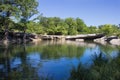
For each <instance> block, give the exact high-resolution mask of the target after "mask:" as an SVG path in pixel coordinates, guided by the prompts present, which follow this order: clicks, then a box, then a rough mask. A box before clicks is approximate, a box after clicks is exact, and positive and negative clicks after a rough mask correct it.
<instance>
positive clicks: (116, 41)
mask: <svg viewBox="0 0 120 80" xmlns="http://www.w3.org/2000/svg"><path fill="white" fill-rule="evenodd" d="M110 44H112V45H120V39H112V40H111V41H110Z"/></svg>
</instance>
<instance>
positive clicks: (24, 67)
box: [0, 45, 38, 80]
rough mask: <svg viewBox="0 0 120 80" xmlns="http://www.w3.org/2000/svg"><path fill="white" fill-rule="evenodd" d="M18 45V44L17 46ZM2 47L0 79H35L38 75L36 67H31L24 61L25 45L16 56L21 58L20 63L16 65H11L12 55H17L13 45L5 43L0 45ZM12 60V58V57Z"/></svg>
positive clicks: (0, 53)
mask: <svg viewBox="0 0 120 80" xmlns="http://www.w3.org/2000/svg"><path fill="white" fill-rule="evenodd" d="M19 47H20V46H19ZM1 48H2V49H3V50H2V51H1V52H0V56H1V57H0V66H1V69H0V80H37V79H38V75H37V72H36V69H35V68H33V67H31V66H30V65H29V64H27V62H26V49H25V45H24V46H23V49H21V50H20V52H19V55H18V57H19V58H20V60H21V64H19V66H17V67H14V68H13V67H12V65H11V64H12V62H14V61H11V60H12V57H13V56H14V55H17V53H15V52H16V50H15V48H17V47H14V46H9V45H5V46H4V47H2V46H1ZM13 60H14V59H13Z"/></svg>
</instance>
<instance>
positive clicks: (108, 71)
mask: <svg viewBox="0 0 120 80" xmlns="http://www.w3.org/2000/svg"><path fill="white" fill-rule="evenodd" d="M69 80H120V53H118V56H117V57H116V58H113V59H108V57H107V56H105V55H104V54H103V53H100V54H99V55H96V54H95V55H94V58H93V64H92V65H91V67H89V68H86V67H85V66H83V65H82V64H79V66H78V67H77V69H75V68H73V69H72V71H71V76H70V78H69Z"/></svg>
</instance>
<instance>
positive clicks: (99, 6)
mask: <svg viewBox="0 0 120 80" xmlns="http://www.w3.org/2000/svg"><path fill="white" fill-rule="evenodd" d="M38 1H39V7H38V9H39V11H40V13H43V16H46V17H60V18H63V19H64V18H67V17H73V18H77V17H79V18H81V19H83V21H84V22H85V23H86V24H87V25H88V26H90V25H96V26H98V25H102V24H116V25H118V24H120V0H38Z"/></svg>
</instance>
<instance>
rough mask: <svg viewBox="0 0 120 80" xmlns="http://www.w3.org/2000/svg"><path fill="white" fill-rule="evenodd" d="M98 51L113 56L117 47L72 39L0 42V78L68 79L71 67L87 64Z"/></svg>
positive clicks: (17, 79)
mask: <svg viewBox="0 0 120 80" xmlns="http://www.w3.org/2000/svg"><path fill="white" fill-rule="evenodd" d="M101 52H102V53H103V54H104V56H107V57H109V58H111V59H113V58H116V57H117V55H118V52H119V48H118V46H112V45H109V44H106V45H102V44H96V43H87V42H74V41H66V42H52V41H43V42H39V43H29V44H21V45H20V44H10V45H0V80H47V79H48V80H68V79H70V77H71V72H72V69H73V68H77V67H78V65H79V64H82V65H83V66H84V67H86V68H89V67H90V66H91V65H92V64H93V56H94V55H99V54H100V53H101ZM70 80H71V79H70Z"/></svg>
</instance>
